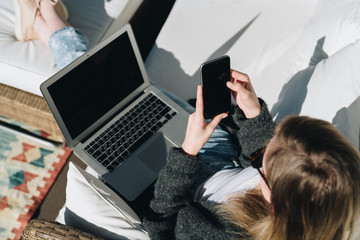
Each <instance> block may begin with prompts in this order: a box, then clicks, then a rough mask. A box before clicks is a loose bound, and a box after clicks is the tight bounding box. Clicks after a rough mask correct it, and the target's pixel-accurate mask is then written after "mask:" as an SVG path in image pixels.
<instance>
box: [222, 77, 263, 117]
mask: <svg viewBox="0 0 360 240" xmlns="http://www.w3.org/2000/svg"><path fill="white" fill-rule="evenodd" d="M226 85H227V87H228V88H230V90H231V91H232V95H233V97H234V98H235V101H236V103H237V105H238V106H239V108H240V109H241V110H242V111H243V112H244V114H245V116H246V118H254V117H256V116H258V115H259V114H260V111H261V106H260V103H259V100H258V98H257V96H256V94H255V91H254V88H253V86H252V85H251V82H250V78H249V76H248V75H246V74H244V73H241V72H237V71H235V70H231V81H230V82H227V83H226Z"/></svg>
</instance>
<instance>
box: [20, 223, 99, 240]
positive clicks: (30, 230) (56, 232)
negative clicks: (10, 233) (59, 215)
mask: <svg viewBox="0 0 360 240" xmlns="http://www.w3.org/2000/svg"><path fill="white" fill-rule="evenodd" d="M49 238H51V239H59V240H68V239H70V240H75V239H84V240H85V239H88V240H101V239H102V238H98V237H95V236H94V235H91V234H89V233H85V232H83V231H80V230H77V229H74V228H72V227H69V226H66V225H63V224H60V223H58V222H54V221H48V220H40V219H33V220H31V221H30V222H29V223H28V224H27V225H26V227H25V228H24V230H23V232H22V234H21V239H22V240H30V239H36V240H38V239H49Z"/></svg>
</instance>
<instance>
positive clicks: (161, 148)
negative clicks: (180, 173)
mask: <svg viewBox="0 0 360 240" xmlns="http://www.w3.org/2000/svg"><path fill="white" fill-rule="evenodd" d="M172 147H175V145H174V144H172V143H171V142H170V141H168V140H167V139H166V138H165V137H164V135H162V134H161V133H160V132H159V133H157V134H156V136H154V140H152V141H151V142H150V144H149V146H148V147H145V149H144V150H142V151H141V152H140V153H139V154H137V157H138V158H139V159H140V160H141V161H142V162H143V163H144V164H145V165H146V166H147V167H149V168H150V169H151V170H153V171H154V172H156V173H159V172H160V170H161V169H162V167H163V166H165V164H166V159H167V156H168V153H169V150H170V148H172Z"/></svg>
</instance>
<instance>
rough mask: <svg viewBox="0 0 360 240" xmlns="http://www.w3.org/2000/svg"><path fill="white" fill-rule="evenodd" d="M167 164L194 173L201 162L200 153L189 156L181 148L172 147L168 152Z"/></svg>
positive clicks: (184, 171) (187, 172)
mask: <svg viewBox="0 0 360 240" xmlns="http://www.w3.org/2000/svg"><path fill="white" fill-rule="evenodd" d="M168 161H169V162H168V164H167V165H168V166H170V167H171V168H176V169H177V170H180V169H181V171H182V172H183V173H186V174H191V173H195V172H196V171H197V170H198V168H199V166H200V162H201V157H200V155H197V156H190V155H188V154H186V153H185V152H184V151H183V150H182V149H181V148H172V149H171V150H170V152H169V157H168Z"/></svg>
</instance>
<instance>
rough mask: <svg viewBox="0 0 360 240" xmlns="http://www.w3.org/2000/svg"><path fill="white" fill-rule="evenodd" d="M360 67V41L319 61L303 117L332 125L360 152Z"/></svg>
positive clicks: (302, 111) (311, 82) (309, 89)
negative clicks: (307, 116) (322, 120)
mask: <svg viewBox="0 0 360 240" xmlns="http://www.w3.org/2000/svg"><path fill="white" fill-rule="evenodd" d="M325 41H326V40H325ZM359 66H360V40H357V41H356V42H355V43H352V44H349V45H348V46H346V47H344V48H343V49H341V50H340V51H338V52H336V53H335V54H333V55H332V56H330V57H329V58H328V59H324V60H322V61H321V62H319V63H318V64H317V66H316V68H315V71H314V73H313V75H312V77H311V79H310V82H309V84H308V86H307V95H306V99H305V101H304V103H303V105H302V108H301V112H300V114H301V115H309V116H311V117H316V118H321V119H325V120H327V121H329V122H332V123H333V124H334V125H335V126H336V127H337V128H338V129H339V130H340V131H341V132H342V133H343V134H344V135H345V136H346V137H347V138H348V139H349V140H350V141H351V142H352V143H353V144H354V145H355V146H356V147H358V148H359V149H360V146H359V136H360V135H359V134H360V67H359Z"/></svg>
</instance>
